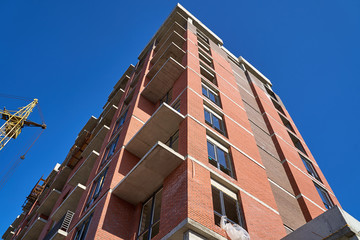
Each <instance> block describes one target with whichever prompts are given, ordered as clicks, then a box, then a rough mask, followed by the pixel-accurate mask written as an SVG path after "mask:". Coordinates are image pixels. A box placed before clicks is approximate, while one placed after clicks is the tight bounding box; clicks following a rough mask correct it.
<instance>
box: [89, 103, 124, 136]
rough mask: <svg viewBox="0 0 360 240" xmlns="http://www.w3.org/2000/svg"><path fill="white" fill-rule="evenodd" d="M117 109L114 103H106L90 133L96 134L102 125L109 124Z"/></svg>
mask: <svg viewBox="0 0 360 240" xmlns="http://www.w3.org/2000/svg"><path fill="white" fill-rule="evenodd" d="M117 109H118V107H117V106H115V105H108V106H107V107H106V108H105V109H104V110H103V112H102V113H101V115H100V118H99V123H98V125H97V126H96V127H95V128H94V130H93V132H92V134H97V132H98V131H99V130H100V129H101V128H102V126H103V125H106V126H110V124H111V120H112V119H113V117H114V114H115V112H116V110H117Z"/></svg>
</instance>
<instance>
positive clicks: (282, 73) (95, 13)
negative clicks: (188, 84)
mask: <svg viewBox="0 0 360 240" xmlns="http://www.w3.org/2000/svg"><path fill="white" fill-rule="evenodd" d="M180 3H181V4H182V5H183V6H184V7H185V8H187V9H188V10H189V11H190V12H191V13H192V14H194V15H195V16H196V17H197V18H198V19H199V20H201V21H202V22H203V23H204V24H205V25H206V26H208V27H209V28H210V29H211V30H212V31H213V32H214V33H216V34H217V35H218V36H220V37H221V38H222V39H223V41H224V45H225V47H226V48H228V49H229V50H230V51H231V52H232V53H234V54H235V55H236V56H240V55H241V56H243V57H245V59H247V60H248V61H249V62H250V63H252V64H253V65H254V66H255V67H256V68H258V69H259V70H260V71H261V72H262V73H263V74H264V75H265V76H267V77H268V78H269V79H270V80H271V81H272V82H273V86H274V87H273V89H274V91H275V92H276V93H277V94H279V95H280V97H281V98H282V100H283V101H284V103H285V105H286V107H287V109H288V111H289V112H290V114H291V115H292V117H293V119H294V121H295V123H296V125H297V127H298V128H299V130H300V132H301V133H302V135H303V137H304V139H305V140H306V142H307V144H308V146H309V147H310V149H311V151H312V153H313V155H314V156H315V158H316V160H317V161H318V163H319V165H320V167H321V168H322V170H323V172H324V174H325V176H326V177H327V180H328V181H329V182H330V185H331V186H332V188H333V190H334V192H335V194H336V195H337V197H338V199H339V200H340V203H341V204H342V207H343V208H344V209H345V210H346V211H348V212H349V213H350V214H352V215H353V216H354V217H356V218H357V219H360V205H359V204H358V201H359V200H358V199H359V197H360V194H359V190H358V189H359V186H358V183H359V181H360V176H359V167H360V161H359V160H360V157H359V150H360V143H359V133H360V124H359V117H360V107H359V103H360V94H359V93H360V81H359V76H360V64H359V56H360V48H359V43H360V2H359V1H358V0H346V1H329V0H327V1H325V0H324V1H310V0H306V1H301V2H298V1H297V2H296V1H288V0H279V1H260V0H259V1H243V0H241V1H239V0H237V1H182V2H180ZM175 4H176V1H163V2H160V1H143V2H142V1H110V0H109V1H90V0H89V1H1V3H0V30H1V33H0V35H1V37H0V76H1V86H0V93H6V94H10V95H17V96H25V97H28V98H38V99H39V100H40V106H41V108H42V111H43V114H44V116H45V120H46V123H47V125H48V129H47V130H46V131H45V132H44V134H43V135H42V136H41V137H40V139H39V141H38V142H37V143H36V145H35V146H34V147H33V148H32V149H31V151H30V152H29V153H28V155H27V158H26V159H25V160H24V161H23V162H22V163H21V165H20V166H19V167H18V169H17V171H16V172H15V174H14V175H13V176H12V177H11V178H10V179H9V181H8V182H7V183H6V185H5V186H4V187H3V188H2V189H1V190H0V213H1V216H0V234H1V235H2V234H3V232H4V231H5V229H6V228H7V227H8V225H9V224H10V223H12V221H13V220H14V219H15V217H16V216H17V215H18V214H20V213H21V204H22V203H23V201H24V200H25V197H26V196H27V195H28V194H29V192H30V190H31V188H32V187H33V186H34V184H35V183H36V181H37V180H38V179H39V178H40V177H41V176H42V175H45V176H47V174H48V173H49V172H50V171H51V169H52V168H53V167H54V165H55V163H57V162H62V161H63V160H64V158H65V157H66V155H67V153H68V151H69V149H70V147H71V146H72V144H73V143H74V140H75V138H76V136H77V133H78V132H79V130H80V129H81V128H82V126H83V125H84V124H85V123H86V121H87V120H88V119H89V117H90V116H91V115H94V116H98V115H99V114H100V113H101V108H102V106H103V105H104V104H105V102H106V100H107V96H108V95H109V94H110V92H111V90H112V87H113V85H114V84H115V83H116V82H117V80H118V79H119V77H120V76H121V75H122V73H123V72H124V71H125V70H126V68H127V67H128V66H129V64H131V63H132V64H136V62H137V56H138V55H139V53H140V52H141V50H142V49H143V47H144V46H145V45H146V44H147V42H148V41H149V40H150V38H151V37H152V36H153V34H154V33H155V31H156V30H157V29H158V28H159V27H160V25H161V24H162V22H163V21H164V20H165V19H166V17H167V16H168V15H169V13H170V12H171V10H172V9H173V8H174V6H175ZM23 104H25V102H24V101H18V100H16V101H15V100H10V99H5V98H1V97H0V107H1V108H2V107H3V106H7V107H10V106H11V107H17V106H21V105H23ZM32 117H33V119H35V120H38V119H39V118H38V113H37V112H34V114H33V116H32ZM37 131H39V130H38V129H24V131H23V134H22V135H20V137H19V139H18V140H15V141H12V142H11V143H9V145H8V146H7V147H6V148H5V149H4V150H2V151H1V152H0V164H1V165H0V166H1V167H0V169H1V168H4V167H5V166H6V165H7V163H8V162H9V161H10V160H12V159H14V158H16V156H17V155H19V154H21V151H20V149H22V148H23V147H24V146H25V144H26V142H27V141H29V139H31V137H32V136H33V134H36V133H37Z"/></svg>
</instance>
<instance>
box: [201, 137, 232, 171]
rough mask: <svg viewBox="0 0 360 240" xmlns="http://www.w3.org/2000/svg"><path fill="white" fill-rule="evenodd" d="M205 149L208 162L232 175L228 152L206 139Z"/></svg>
mask: <svg viewBox="0 0 360 240" xmlns="http://www.w3.org/2000/svg"><path fill="white" fill-rule="evenodd" d="M207 150H208V159H209V162H210V163H211V164H212V165H213V166H215V167H217V168H218V169H220V170H221V171H223V172H224V173H226V174H227V175H229V176H231V177H234V176H233V172H232V164H231V159H230V154H229V153H228V152H227V151H224V150H223V149H222V147H219V146H218V145H216V144H214V143H213V142H211V141H209V140H208V141H207Z"/></svg>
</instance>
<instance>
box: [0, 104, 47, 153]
mask: <svg viewBox="0 0 360 240" xmlns="http://www.w3.org/2000/svg"><path fill="white" fill-rule="evenodd" d="M37 104H38V100H37V99H34V100H33V101H32V102H31V103H29V104H28V105H26V106H24V107H21V108H20V109H19V110H18V111H17V112H15V111H9V110H6V109H5V108H4V110H0V114H1V119H3V120H5V121H6V122H5V123H4V124H3V125H2V126H1V127H0V150H1V149H3V148H4V146H5V145H6V144H7V143H8V142H9V141H10V140H11V139H12V138H13V139H16V138H17V137H18V136H19V134H20V133H21V129H22V128H23V127H24V126H35V127H41V128H43V129H45V128H46V125H45V124H38V123H35V122H32V121H29V120H27V118H28V117H29V115H30V113H31V112H32V111H33V109H34V107H35V106H36V105H37ZM11 112H15V113H11Z"/></svg>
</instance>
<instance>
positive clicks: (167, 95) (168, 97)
mask: <svg viewBox="0 0 360 240" xmlns="http://www.w3.org/2000/svg"><path fill="white" fill-rule="evenodd" d="M171 100H172V88H171V89H170V90H169V91H167V93H165V95H164V96H163V97H162V98H161V99H160V105H161V104H162V103H167V104H169V103H170V102H171Z"/></svg>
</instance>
